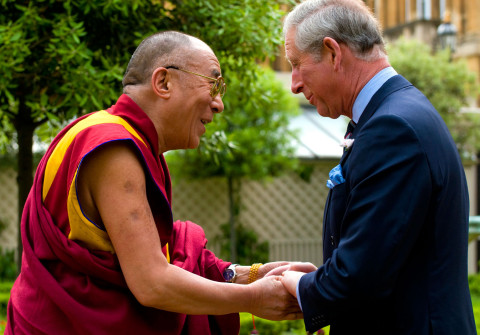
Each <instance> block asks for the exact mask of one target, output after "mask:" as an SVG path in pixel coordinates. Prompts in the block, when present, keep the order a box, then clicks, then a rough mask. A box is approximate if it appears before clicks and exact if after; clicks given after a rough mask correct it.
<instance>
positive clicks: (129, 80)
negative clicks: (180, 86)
mask: <svg viewBox="0 0 480 335" xmlns="http://www.w3.org/2000/svg"><path fill="white" fill-rule="evenodd" d="M192 39H193V37H192V36H190V35H187V34H184V33H180V32H177V31H164V32H159V33H156V34H154V35H151V36H149V37H147V38H146V39H144V40H143V41H142V43H140V44H139V45H138V47H137V49H136V50H135V52H134V53H133V55H132V57H131V58H130V62H129V63H128V66H127V70H126V71H125V75H124V76H123V80H122V85H123V88H124V89H125V87H126V86H127V85H138V84H145V83H147V82H148V80H149V79H150V77H151V75H152V73H153V71H154V70H155V69H156V68H157V67H159V66H169V65H175V66H178V67H183V65H184V63H185V62H186V60H187V59H188V57H187V55H186V54H187V52H186V50H187V49H188V48H189V47H191V46H192V45H193V42H192Z"/></svg>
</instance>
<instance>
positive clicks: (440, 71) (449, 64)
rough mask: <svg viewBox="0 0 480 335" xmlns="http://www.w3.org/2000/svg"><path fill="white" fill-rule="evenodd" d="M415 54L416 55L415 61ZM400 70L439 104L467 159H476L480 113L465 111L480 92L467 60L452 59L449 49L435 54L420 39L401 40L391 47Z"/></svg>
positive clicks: (459, 148)
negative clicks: (463, 109) (463, 108)
mask: <svg viewBox="0 0 480 335" xmlns="http://www.w3.org/2000/svg"><path fill="white" fill-rule="evenodd" d="M412 55H415V60H413V58H412ZM389 58H390V62H391V64H392V65H393V67H394V68H395V69H396V70H397V72H398V73H399V74H401V75H403V76H404V77H405V78H407V79H408V80H409V81H410V82H411V83H412V84H413V85H415V86H416V87H417V88H418V89H419V90H420V91H422V92H423V93H424V94H425V95H426V96H427V98H428V99H430V101H431V102H432V104H433V105H434V106H435V108H436V109H437V111H438V112H439V113H440V115H441V116H442V118H443V119H444V121H445V123H446V124H447V126H448V128H449V129H450V132H451V133H452V136H453V138H454V140H455V142H456V144H457V147H458V150H459V152H460V154H461V156H462V158H463V159H464V160H475V159H476V156H477V153H478V152H479V150H480V116H479V115H474V114H467V113H461V112H460V108H461V107H464V106H468V103H469V99H472V98H475V97H477V96H478V94H480V90H479V86H478V82H477V81H476V78H475V74H474V73H473V72H470V71H469V70H468V67H467V65H466V63H465V62H464V61H461V60H454V61H451V60H450V54H449V52H448V50H445V51H441V52H436V53H432V50H431V48H430V47H429V46H428V45H426V44H424V43H422V42H419V41H417V40H407V39H400V40H398V41H397V42H395V43H394V44H392V45H391V46H390V48H389Z"/></svg>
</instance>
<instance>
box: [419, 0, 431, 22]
mask: <svg viewBox="0 0 480 335" xmlns="http://www.w3.org/2000/svg"><path fill="white" fill-rule="evenodd" d="M417 18H418V19H419V20H421V19H425V20H430V19H432V1H431V0H417Z"/></svg>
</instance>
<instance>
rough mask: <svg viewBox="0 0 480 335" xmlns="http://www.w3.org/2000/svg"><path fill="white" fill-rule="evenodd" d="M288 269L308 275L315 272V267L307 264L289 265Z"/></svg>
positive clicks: (296, 263)
mask: <svg viewBox="0 0 480 335" xmlns="http://www.w3.org/2000/svg"><path fill="white" fill-rule="evenodd" d="M290 269H291V270H294V271H300V272H306V273H309V272H312V271H316V270H317V267H316V266H315V265H313V264H312V263H309V262H295V263H292V264H291V265H290Z"/></svg>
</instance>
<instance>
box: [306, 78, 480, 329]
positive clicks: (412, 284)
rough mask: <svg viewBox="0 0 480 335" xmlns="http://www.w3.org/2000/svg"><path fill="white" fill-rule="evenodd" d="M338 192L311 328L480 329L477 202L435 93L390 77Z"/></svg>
mask: <svg viewBox="0 0 480 335" xmlns="http://www.w3.org/2000/svg"><path fill="white" fill-rule="evenodd" d="M353 137H354V139H355V141H354V143H353V146H352V147H351V148H350V149H349V150H348V151H347V152H346V153H345V154H344V156H343V157H342V160H341V165H342V169H343V176H344V178H345V179H346V181H345V183H343V184H340V185H337V186H335V187H334V188H333V189H332V190H331V191H330V193H329V196H328V198H327V203H326V206H325V214H324V223H323V229H324V230H323V233H324V238H323V252H324V265H323V266H321V267H319V268H318V270H317V271H316V272H313V273H310V274H307V275H304V276H303V277H302V278H301V280H300V283H299V295H300V300H301V304H302V308H303V313H304V319H305V326H306V329H307V330H309V331H314V330H318V329H319V328H322V327H324V326H326V325H331V328H330V334H331V335H338V334H345V335H347V334H348V335H353V334H381V335H386V334H402V335H406V334H415V335H421V334H462V335H468V334H476V330H475V321H474V318H473V312H472V303H471V299H470V292H469V287H468V278H467V245H468V217H469V198H468V190H467V183H466V178H465V173H464V169H463V166H462V163H461V161H460V157H459V154H458V151H457V148H456V146H455V143H454V142H453V140H452V137H451V135H450V133H449V131H448V129H447V127H446V125H445V123H444V122H443V120H442V118H441V117H440V116H439V114H438V113H437V111H436V110H435V109H434V107H433V106H432V105H431V104H430V102H429V101H428V100H427V98H426V97H425V96H424V95H423V94H422V93H421V92H420V91H418V90H417V89H416V88H415V87H413V85H412V84H410V83H409V82H408V81H407V80H405V79H404V78H403V77H402V76H400V75H397V76H394V77H392V78H390V79H389V80H388V81H387V82H386V83H385V84H384V85H383V86H382V87H381V88H380V90H379V91H378V92H376V94H375V95H374V96H373V97H372V100H371V101H370V103H369V104H368V106H367V107H366V109H365V111H364V112H363V114H362V116H361V117H360V120H359V122H358V124H357V127H356V128H355V130H354V132H353Z"/></svg>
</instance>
